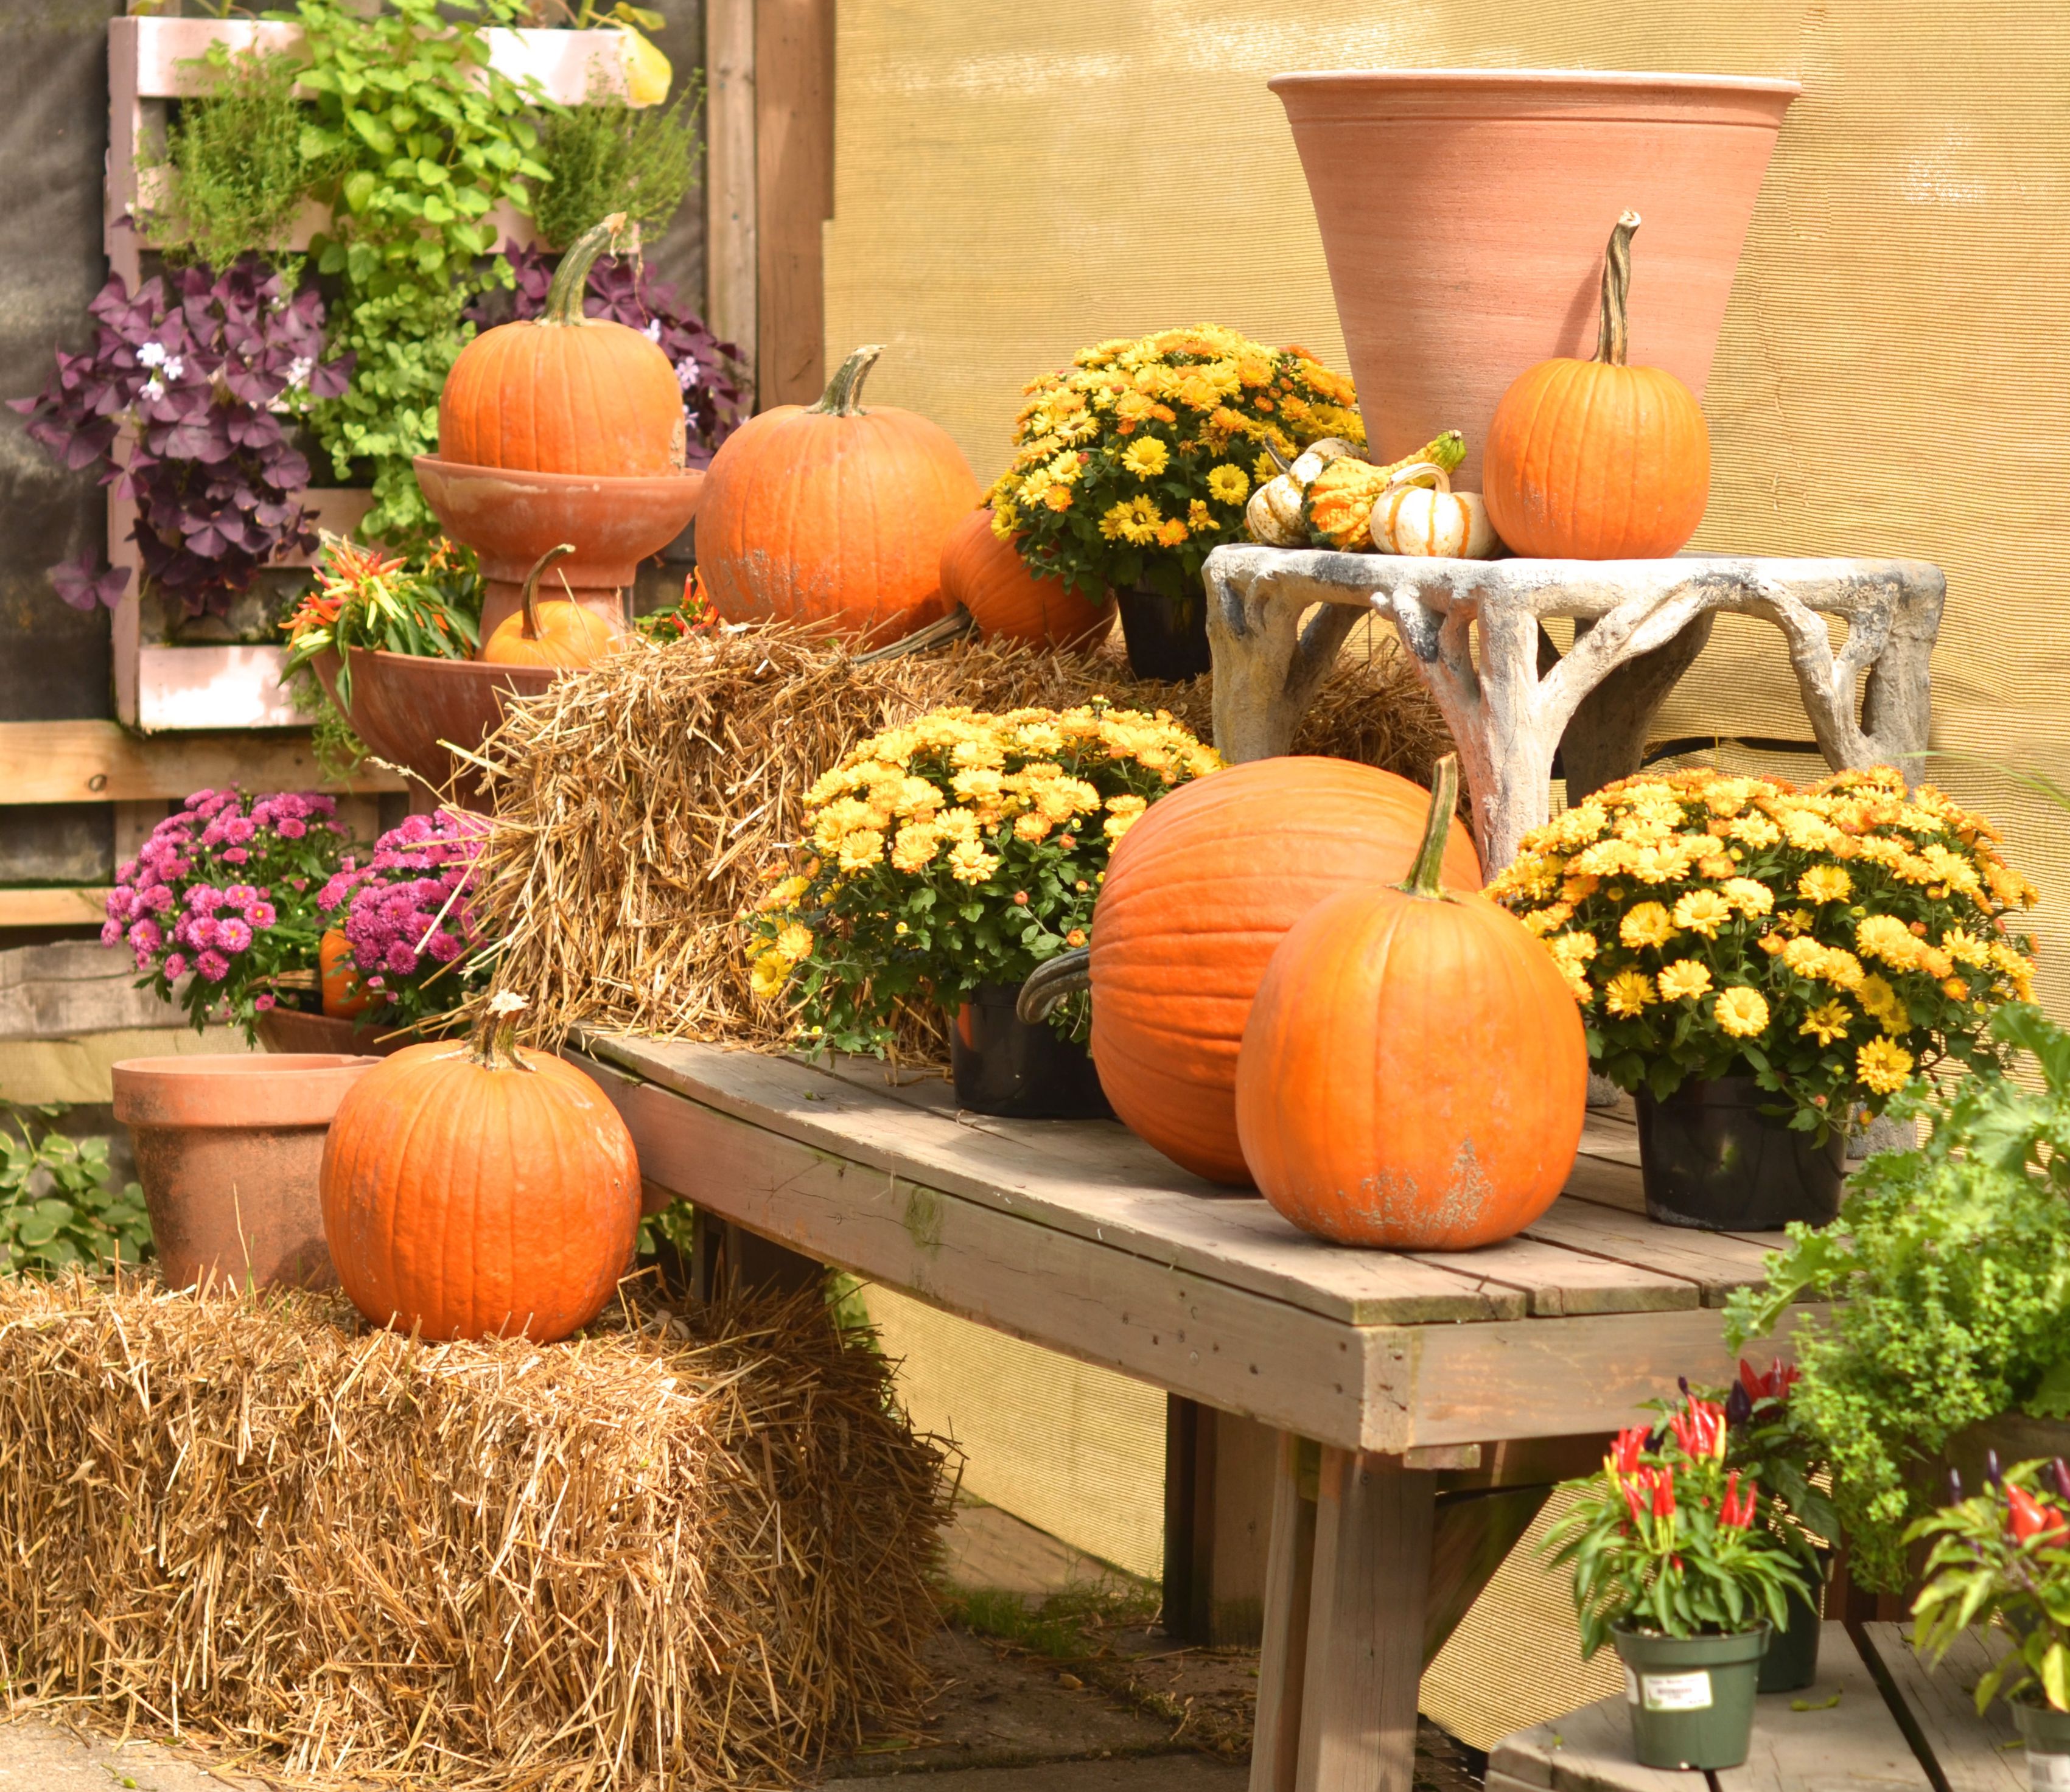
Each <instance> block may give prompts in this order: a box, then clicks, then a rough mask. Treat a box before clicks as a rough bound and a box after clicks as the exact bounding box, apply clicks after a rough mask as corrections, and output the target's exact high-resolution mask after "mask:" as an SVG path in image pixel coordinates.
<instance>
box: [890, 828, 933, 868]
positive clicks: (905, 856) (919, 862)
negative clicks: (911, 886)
mask: <svg viewBox="0 0 2070 1792" xmlns="http://www.w3.org/2000/svg"><path fill="white" fill-rule="evenodd" d="M941 843H942V837H941V835H940V834H939V832H938V831H936V830H935V828H934V827H931V825H929V824H927V823H924V822H908V823H906V825H905V826H904V827H902V828H900V829H899V830H898V837H897V838H896V839H894V840H893V841H892V843H891V864H892V868H893V869H894V871H902V872H906V873H907V874H908V875H909V876H910V874H911V873H913V872H918V871H924V870H926V869H927V867H928V866H929V865H931V864H932V863H934V862H935V852H936V851H937V850H939V847H940V846H941Z"/></svg>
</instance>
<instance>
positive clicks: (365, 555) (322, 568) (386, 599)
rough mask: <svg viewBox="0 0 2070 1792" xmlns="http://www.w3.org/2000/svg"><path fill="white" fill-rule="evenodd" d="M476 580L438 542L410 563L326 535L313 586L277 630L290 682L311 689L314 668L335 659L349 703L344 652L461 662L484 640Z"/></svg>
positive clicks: (451, 546) (459, 554)
mask: <svg viewBox="0 0 2070 1792" xmlns="http://www.w3.org/2000/svg"><path fill="white" fill-rule="evenodd" d="M481 595H482V593H481V574H480V572H479V570H478V569H477V566H476V564H475V558H474V555H473V553H472V551H471V550H469V549H466V548H464V547H461V546H460V545H459V544H457V543H456V542H452V541H447V540H445V539H444V537H440V540H439V541H438V543H437V545H436V546H435V547H433V548H432V550H431V551H430V552H429V553H426V554H423V555H420V556H419V557H417V558H416V559H415V561H411V560H409V559H407V558H405V557H403V556H402V555H399V554H387V553H382V551H381V550H380V549H378V548H367V547H362V546H361V545H359V544H358V542H356V541H344V540H342V539H341V538H340V537H337V536H335V535H326V536H325V537H324V541H323V553H322V556H321V559H320V560H319V561H318V563H317V582H316V585H315V586H314V588H313V589H312V590H310V591H309V593H308V594H307V595H305V597H304V598H303V599H302V601H301V604H300V605H299V606H297V608H296V610H295V612H294V614H292V615H291V616H290V617H288V619H287V620H286V621H285V622H284V623H282V624H281V625H280V629H281V632H282V633H283V634H284V635H286V636H287V637H288V663H287V677H288V680H290V681H291V682H293V681H298V680H307V681H308V682H309V684H315V683H316V672H315V662H316V660H317V658H318V657H319V656H320V655H323V654H325V653H332V652H334V653H336V654H337V656H338V667H337V691H338V695H339V696H340V697H342V699H343V700H345V701H346V703H347V704H350V702H351V701H352V659H351V655H350V651H349V650H350V649H353V648H363V649H365V650H366V651H370V652H377V653H407V654H411V655H415V656H417V657H419V658H420V659H468V658H469V657H471V656H472V654H473V652H474V650H475V648H476V647H477V645H478V644H479V643H480V641H481Z"/></svg>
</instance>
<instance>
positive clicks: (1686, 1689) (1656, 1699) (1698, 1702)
mask: <svg viewBox="0 0 2070 1792" xmlns="http://www.w3.org/2000/svg"><path fill="white" fill-rule="evenodd" d="M1639 1689H1640V1693H1641V1696H1642V1700H1643V1701H1644V1704H1645V1706H1646V1708H1647V1710H1648V1711H1708V1710H1709V1709H1710V1708H1711V1676H1710V1675H1709V1673H1708V1672H1705V1671H1700V1672H1696V1673H1694V1674H1648V1675H1646V1676H1643V1678H1642V1679H1641V1680H1640V1682H1639ZM2051 1792H2053V1789H2051Z"/></svg>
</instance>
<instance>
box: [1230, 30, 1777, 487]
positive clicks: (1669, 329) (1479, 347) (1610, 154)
mask: <svg viewBox="0 0 2070 1792" xmlns="http://www.w3.org/2000/svg"><path fill="white" fill-rule="evenodd" d="M1270 86H1271V88H1272V90H1273V92H1275V93H1277V94H1278V96H1279V98H1280V100H1281V101H1282V104H1284V105H1285V106H1286V108H1287V119H1288V121H1289V122H1290V123H1291V125H1292V126H1293V129H1294V141H1295V147H1296V148H1297V149H1299V152H1300V156H1301V165H1302V168H1303V170H1304V171H1305V172H1306V173H1307V177H1308V191H1309V194H1310V196H1311V198H1312V199H1313V200H1314V202H1315V216H1316V219H1317V222H1319V224H1320V225H1321V227H1322V232H1323V253H1324V255H1326V256H1327V259H1328V262H1329V267H1330V284H1331V287H1332V289H1333V290H1334V292H1335V293H1336V302H1337V315H1338V317H1339V319H1340V321H1341V322H1342V324H1343V325H1344V343H1345V346H1346V347H1347V349H1348V350H1349V352H1350V355H1351V364H1352V378H1354V379H1355V380H1356V382H1358V394H1359V408H1360V412H1361V413H1362V414H1363V415H1364V419H1365V427H1366V433H1367V435H1368V437H1369V438H1370V439H1371V441H1372V458H1373V459H1375V460H1376V461H1381V462H1385V461H1389V460H1393V459H1398V458H1399V457H1400V456H1401V455H1405V454H1407V453H1409V451H1411V450H1412V449H1413V448H1415V447H1417V446H1418V445H1420V444H1421V443H1424V442H1426V441H1428V440H1429V439H1430V438H1431V437H1432V436H1433V435H1436V434H1437V433H1438V431H1440V430H1446V429H1457V430H1462V431H1465V432H1466V437H1467V459H1466V463H1465V465H1464V466H1463V467H1461V469H1460V470H1459V471H1458V473H1457V474H1456V475H1454V480H1455V482H1456V483H1457V484H1458V485H1459V486H1460V487H1461V488H1462V489H1467V490H1478V489H1479V486H1480V464H1481V445H1482V443H1483V441H1484V440H1485V439H1487V430H1488V423H1489V420H1490V419H1491V418H1492V417H1493V416H1494V414H1495V405H1496V402H1497V401H1498V400H1499V399H1500V398H1501V397H1502V395H1503V392H1504V391H1506V390H1507V389H1508V386H1509V383H1510V382H1511V381H1512V380H1513V379H1515V378H1516V376H1517V375H1518V374H1520V373H1522V372H1523V371H1524V369H1525V368H1527V367H1529V366H1531V365H1534V364H1535V363H1536V362H1538V361H1544V360H1546V359H1548V357H1552V356H1554V355H1573V356H1579V357H1588V356H1589V355H1592V354H1593V353H1594V352H1595V346H1596V314H1597V291H1598V288H1599V286H1600V284H1601V281H1602V266H1603V245H1604V244H1605V243H1606V242H1607V241H1608V240H1609V239H1610V227H1611V226H1612V225H1613V224H1614V223H1615V222H1617V218H1618V213H1620V212H1621V211H1622V210H1625V209H1626V207H1627V206H1629V207H1630V208H1631V209H1633V210H1636V211H1637V212H1638V214H1639V215H1640V217H1641V218H1643V219H1644V223H1643V226H1642V228H1641V229H1640V231H1639V233H1638V239H1637V240H1636V242H1635V243H1634V248H1633V267H1634V273H1633V277H1632V288H1631V293H1632V302H1631V313H1632V330H1631V349H1630V358H1631V360H1632V361H1633V362H1634V364H1635V365H1647V366H1655V367H1664V368H1666V369H1667V370H1668V372H1670V373H1671V374H1674V375H1675V377H1676V378H1679V379H1680V380H1681V381H1682V382H1683V383H1684V384H1685V385H1687V386H1688V387H1689V389H1690V390H1692V392H1694V393H1695V394H1696V395H1697V397H1698V398H1701V397H1702V396H1703V395H1704V384H1705V382H1707V381H1708V379H1709V378H1710V373H1711V357H1712V353H1714V352H1715V351H1716V348H1717V341H1718V329H1719V325H1720V323H1721V322H1722V321H1723V320H1724V313H1725V301H1726V300H1727V299H1728V297H1729V296H1730V295H1731V292H1732V275H1733V272H1734V271H1735V270H1736V269H1737V267H1738V265H1739V258H1740V249H1741V245H1742V243H1744V242H1745V239H1746V233H1747V226H1748V224H1749V222H1750V220H1751V219H1752V218H1753V206H1754V200H1755V198H1756V197H1757V195H1758V194H1759V193H1760V191H1761V176H1762V174H1763V173H1765V171H1766V169H1767V167H1768V161H1769V154H1770V153H1771V152H1772V151H1773V149H1774V147H1775V138H1776V133H1777V131H1778V130H1779V129H1781V127H1782V115H1783V113H1784V112H1785V111H1786V109H1787V108H1788V107H1789V105H1790V101H1791V100H1794V99H1795V98H1796V97H1797V95H1798V93H1799V92H1801V91H1802V89H1801V88H1799V87H1798V84H1797V83H1796V82H1794V81H1787V80H1750V79H1745V78H1741V77H1737V76H1717V75H1639V74H1619V73H1606V72H1585V71H1546V70H1535V69H1512V70H1500V69H1426V70H1410V69H1361V70H1350V71H1344V72H1343V73H1338V74H1298V75H1281V76H1277V77H1276V78H1275V79H1274V80H1273V81H1271V83H1270Z"/></svg>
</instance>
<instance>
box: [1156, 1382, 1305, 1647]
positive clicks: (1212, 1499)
mask: <svg viewBox="0 0 2070 1792" xmlns="http://www.w3.org/2000/svg"><path fill="white" fill-rule="evenodd" d="M1278 1437H1279V1434H1278V1432H1277V1431H1273V1430H1272V1429H1270V1427H1267V1426H1264V1425H1261V1424H1259V1423H1258V1421H1257V1420H1256V1419H1254V1418H1240V1417H1239V1416H1238V1415H1237V1414H1234V1413H1228V1412H1217V1411H1216V1410H1215V1409H1214V1408H1213V1406H1201V1405H1200V1404H1198V1403H1197V1402H1194V1401H1192V1400H1188V1399H1186V1398H1183V1397H1182V1396H1181V1395H1179V1394H1167V1395H1166V1396H1165V1413H1164V1628H1165V1630H1166V1631H1167V1632H1168V1634H1169V1635H1172V1636H1176V1637H1183V1638H1184V1639H1185V1640H1186V1641H1187V1642H1188V1643H1205V1644H1207V1645H1209V1647H1213V1648H1254V1647H1257V1645H1258V1639H1259V1638H1260V1636H1261V1635H1262V1623H1263V1613H1264V1597H1265V1557H1266V1537H1267V1535H1268V1534H1269V1533H1270V1530H1271V1529H1272V1464H1273V1462H1274V1457H1275V1454H1276V1452H1277V1451H1278Z"/></svg>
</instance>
